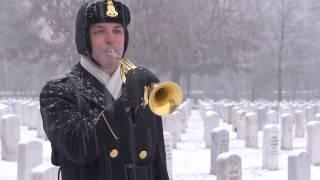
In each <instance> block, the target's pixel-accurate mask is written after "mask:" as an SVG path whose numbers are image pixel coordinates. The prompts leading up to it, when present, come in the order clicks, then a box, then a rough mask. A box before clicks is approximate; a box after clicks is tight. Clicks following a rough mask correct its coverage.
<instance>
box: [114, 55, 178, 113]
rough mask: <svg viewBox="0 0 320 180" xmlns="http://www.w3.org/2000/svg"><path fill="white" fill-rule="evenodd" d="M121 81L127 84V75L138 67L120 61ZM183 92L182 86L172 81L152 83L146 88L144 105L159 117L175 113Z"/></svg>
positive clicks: (126, 61) (128, 61)
mask: <svg viewBox="0 0 320 180" xmlns="http://www.w3.org/2000/svg"><path fill="white" fill-rule="evenodd" d="M119 61H120V74H121V79H122V81H123V82H124V83H125V81H126V73H127V72H128V71H129V70H130V69H134V68H136V66H135V65H134V64H133V63H132V62H131V61H130V60H128V59H126V58H121V59H120V60H119ZM182 99H183V92H182V90H181V88H180V86H179V85H178V84H176V83H174V82H171V81H165V82H161V83H151V84H149V85H147V86H145V87H144V97H143V105H148V104H149V107H150V109H151V111H152V112H153V113H154V114H157V115H159V116H163V115H167V114H170V113H172V112H174V111H175V110H176V109H177V108H178V107H179V106H180V104H181V103H182Z"/></svg>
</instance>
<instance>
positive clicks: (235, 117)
mask: <svg viewBox="0 0 320 180" xmlns="http://www.w3.org/2000/svg"><path fill="white" fill-rule="evenodd" d="M238 110H240V107H239V106H235V107H233V108H232V112H231V116H232V117H231V120H232V122H231V124H232V130H234V131H235V132H236V131H237V121H238V119H239V118H238V115H237V111H238Z"/></svg>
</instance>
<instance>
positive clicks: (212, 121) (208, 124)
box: [204, 111, 219, 148]
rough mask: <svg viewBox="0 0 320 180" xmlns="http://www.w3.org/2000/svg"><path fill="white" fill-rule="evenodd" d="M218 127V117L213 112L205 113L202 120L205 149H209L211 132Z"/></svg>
mask: <svg viewBox="0 0 320 180" xmlns="http://www.w3.org/2000/svg"><path fill="white" fill-rule="evenodd" d="M216 127H219V115H218V113H216V112H214V111H206V112H205V119H204V140H205V144H206V147H207V148H209V147H210V145H211V134H210V133H211V131H212V130H213V129H214V128H216Z"/></svg>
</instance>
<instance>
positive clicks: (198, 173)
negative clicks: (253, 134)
mask: <svg viewBox="0 0 320 180" xmlns="http://www.w3.org/2000/svg"><path fill="white" fill-rule="evenodd" d="M221 126H222V127H224V128H226V129H228V130H229V132H230V152H233V153H236V154H239V155H240V156H241V159H242V179H243V180H287V179H288V175H287V166H288V165H287V161H288V160H287V159H288V154H289V153H290V152H291V151H283V150H281V151H280V152H279V157H280V159H279V170H276V171H268V170H265V169H262V150H261V147H262V134H261V132H260V134H259V146H258V149H250V148H244V141H242V140H237V139H236V138H235V137H236V135H235V133H234V132H232V131H231V127H230V125H228V124H225V123H222V122H221ZM203 129H204V128H203V121H202V120H201V118H200V115H199V111H198V110H193V111H192V113H191V116H190V118H189V120H188V127H187V129H186V132H185V133H183V134H182V136H181V141H180V142H178V144H177V148H176V149H174V150H173V154H172V158H173V167H172V168H173V178H174V180H209V179H210V180H215V179H216V176H214V175H210V174H209V172H210V150H209V149H207V148H205V143H204V138H203ZM35 137H36V132H35V131H30V130H28V129H27V127H24V126H22V127H21V139H22V140H28V139H33V138H35ZM319 138H320V137H319ZM39 140H41V141H42V142H43V145H44V146H43V149H44V152H43V161H44V162H50V151H51V150H50V144H49V142H48V141H44V140H43V139H39ZM305 144H306V140H305V139H304V138H295V139H294V150H302V149H304V147H305ZM0 156H1V153H0ZM16 179H17V163H16V162H8V161H4V160H0V180H16ZM311 180H320V166H318V167H315V166H311Z"/></svg>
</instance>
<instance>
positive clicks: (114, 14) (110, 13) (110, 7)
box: [106, 0, 118, 17]
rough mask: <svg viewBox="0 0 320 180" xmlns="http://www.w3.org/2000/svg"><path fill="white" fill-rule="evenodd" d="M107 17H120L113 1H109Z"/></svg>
mask: <svg viewBox="0 0 320 180" xmlns="http://www.w3.org/2000/svg"><path fill="white" fill-rule="evenodd" d="M106 15H107V16H109V17H117V16H118V12H117V10H116V8H115V7H114V5H113V2H112V0H108V1H107V11H106Z"/></svg>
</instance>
